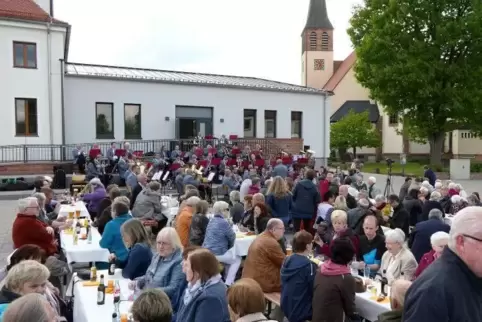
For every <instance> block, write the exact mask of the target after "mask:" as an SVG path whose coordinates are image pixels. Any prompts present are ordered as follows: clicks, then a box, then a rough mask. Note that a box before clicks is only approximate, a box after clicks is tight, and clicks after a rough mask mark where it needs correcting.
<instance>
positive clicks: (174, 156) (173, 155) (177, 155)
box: [171, 145, 182, 160]
mask: <svg viewBox="0 0 482 322" xmlns="http://www.w3.org/2000/svg"><path fill="white" fill-rule="evenodd" d="M181 156H182V151H181V150H180V149H179V145H176V146H175V147H174V150H172V152H171V159H172V160H176V159H177V158H181Z"/></svg>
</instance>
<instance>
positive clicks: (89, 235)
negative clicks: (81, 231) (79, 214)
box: [86, 224, 92, 244]
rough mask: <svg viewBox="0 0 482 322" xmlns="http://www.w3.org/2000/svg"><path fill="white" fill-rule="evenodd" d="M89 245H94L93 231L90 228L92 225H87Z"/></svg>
mask: <svg viewBox="0 0 482 322" xmlns="http://www.w3.org/2000/svg"><path fill="white" fill-rule="evenodd" d="M86 229H87V244H92V229H91V228H90V225H89V224H87V228H86Z"/></svg>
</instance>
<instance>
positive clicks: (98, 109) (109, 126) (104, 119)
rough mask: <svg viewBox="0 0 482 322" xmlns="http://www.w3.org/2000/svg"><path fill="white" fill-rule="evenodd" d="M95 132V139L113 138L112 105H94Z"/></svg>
mask: <svg viewBox="0 0 482 322" xmlns="http://www.w3.org/2000/svg"><path fill="white" fill-rule="evenodd" d="M95 131H96V138H97V139H113V138H114V104H113V103H95Z"/></svg>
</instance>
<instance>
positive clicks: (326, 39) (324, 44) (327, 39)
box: [321, 31, 330, 50]
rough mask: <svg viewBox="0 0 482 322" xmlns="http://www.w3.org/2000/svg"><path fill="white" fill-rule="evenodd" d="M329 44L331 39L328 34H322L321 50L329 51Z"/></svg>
mask: <svg viewBox="0 0 482 322" xmlns="http://www.w3.org/2000/svg"><path fill="white" fill-rule="evenodd" d="M329 43H330V37H329V36H328V33H327V32H326V31H324V32H323V33H322V34H321V50H328V49H329Z"/></svg>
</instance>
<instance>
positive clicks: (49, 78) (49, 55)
mask: <svg viewBox="0 0 482 322" xmlns="http://www.w3.org/2000/svg"><path fill="white" fill-rule="evenodd" d="M51 23H52V17H51V18H50V22H47V73H48V75H47V84H48V105H49V135H50V145H51V149H50V153H51V157H50V159H51V160H52V161H55V160H54V147H53V146H52V145H53V144H54V129H53V128H54V125H53V118H54V117H53V116H54V113H53V104H52V33H51V32H52V30H51Z"/></svg>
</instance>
